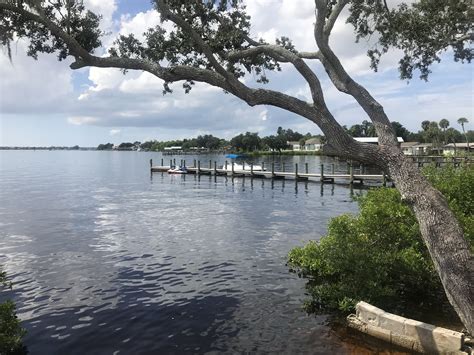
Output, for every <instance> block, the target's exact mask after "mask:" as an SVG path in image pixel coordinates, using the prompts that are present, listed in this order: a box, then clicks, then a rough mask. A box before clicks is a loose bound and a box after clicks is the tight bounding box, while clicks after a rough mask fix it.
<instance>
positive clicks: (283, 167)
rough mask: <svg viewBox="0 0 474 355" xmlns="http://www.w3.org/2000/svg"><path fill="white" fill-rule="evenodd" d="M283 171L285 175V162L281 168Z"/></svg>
mask: <svg viewBox="0 0 474 355" xmlns="http://www.w3.org/2000/svg"><path fill="white" fill-rule="evenodd" d="M281 170H282V172H283V173H284V172H285V163H284V162H283V164H282V166H281Z"/></svg>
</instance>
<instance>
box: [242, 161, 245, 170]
mask: <svg viewBox="0 0 474 355" xmlns="http://www.w3.org/2000/svg"><path fill="white" fill-rule="evenodd" d="M242 170H245V162H243V163H242Z"/></svg>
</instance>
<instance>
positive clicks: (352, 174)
mask: <svg viewBox="0 0 474 355" xmlns="http://www.w3.org/2000/svg"><path fill="white" fill-rule="evenodd" d="M349 175H350V180H349V182H350V184H351V185H352V184H353V183H354V168H353V167H352V164H351V165H350V166H349Z"/></svg>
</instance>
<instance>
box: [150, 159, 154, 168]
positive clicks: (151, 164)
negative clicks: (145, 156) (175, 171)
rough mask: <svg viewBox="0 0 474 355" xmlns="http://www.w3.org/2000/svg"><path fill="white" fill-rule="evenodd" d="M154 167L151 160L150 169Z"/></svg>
mask: <svg viewBox="0 0 474 355" xmlns="http://www.w3.org/2000/svg"><path fill="white" fill-rule="evenodd" d="M152 167H153V159H150V169H151V168H152Z"/></svg>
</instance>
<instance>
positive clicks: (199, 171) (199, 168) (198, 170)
mask: <svg viewBox="0 0 474 355" xmlns="http://www.w3.org/2000/svg"><path fill="white" fill-rule="evenodd" d="M197 173H198V174H200V173H201V161H200V160H198V167H197Z"/></svg>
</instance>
